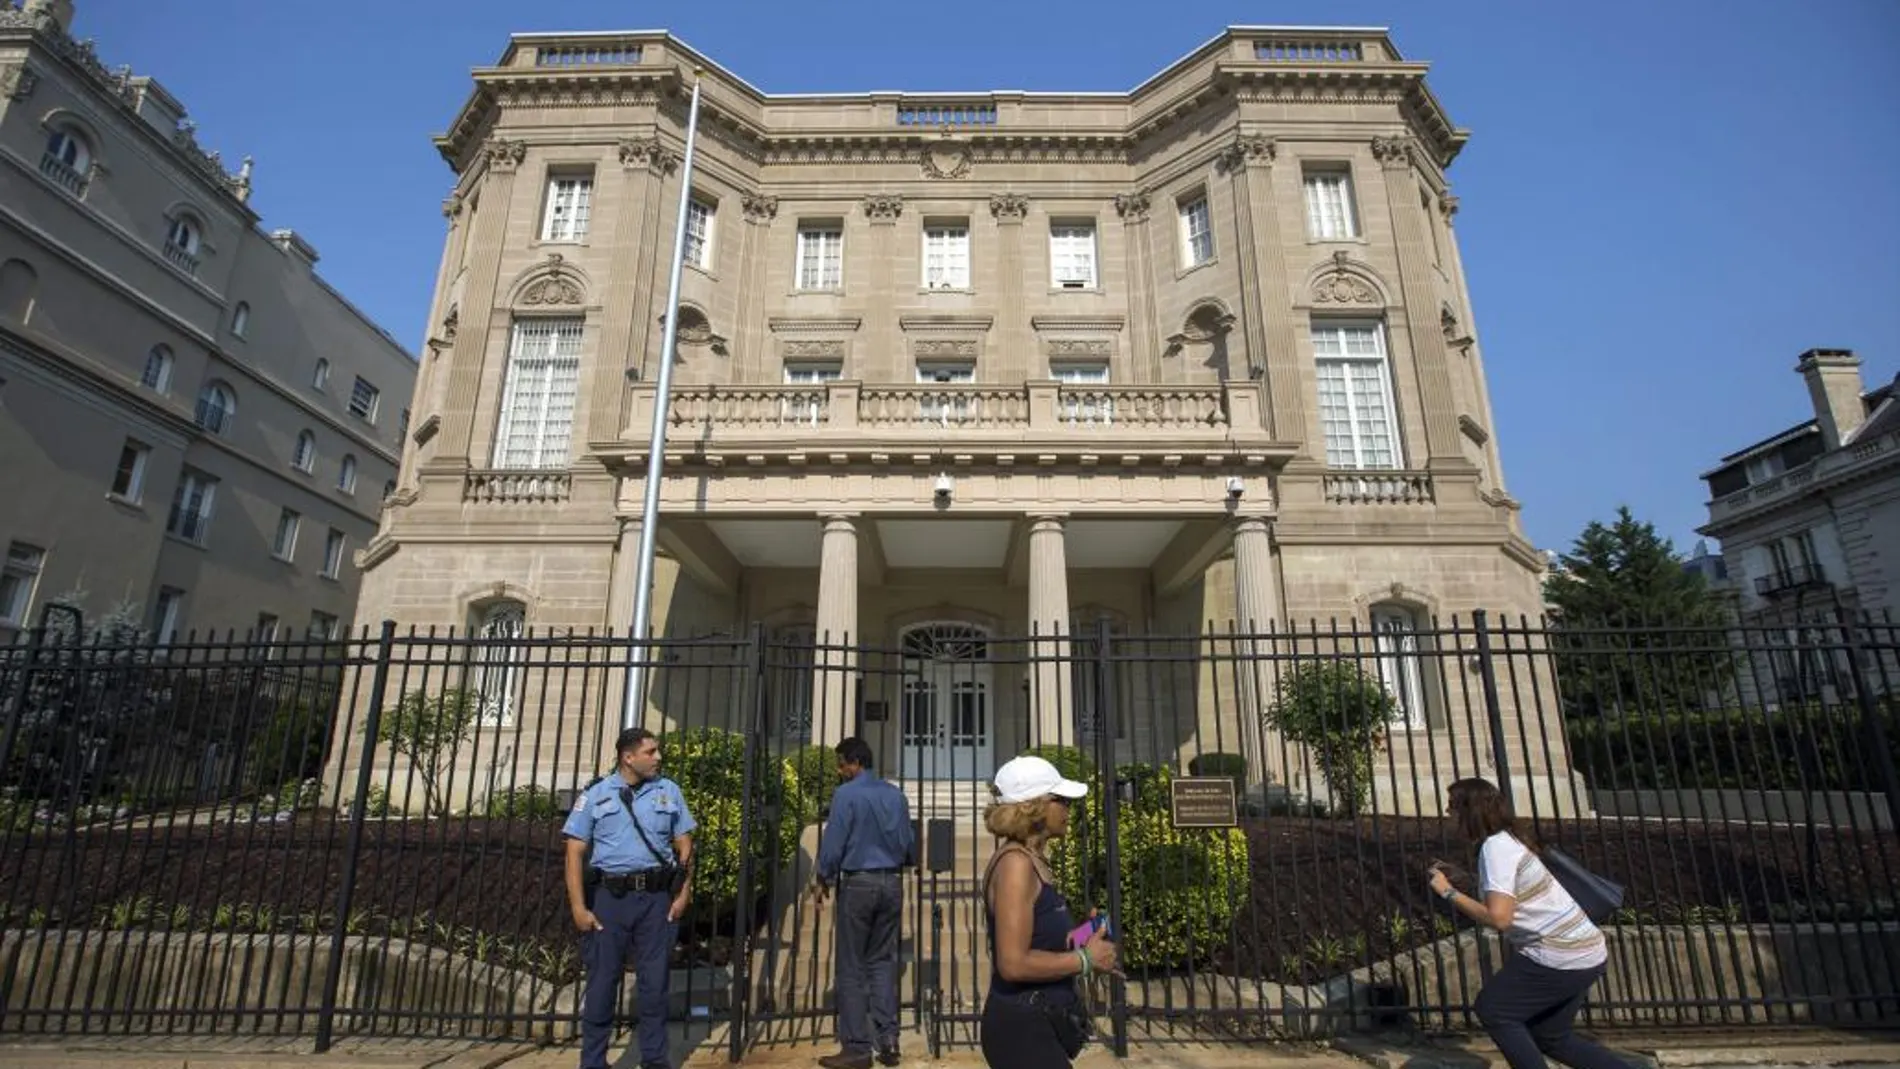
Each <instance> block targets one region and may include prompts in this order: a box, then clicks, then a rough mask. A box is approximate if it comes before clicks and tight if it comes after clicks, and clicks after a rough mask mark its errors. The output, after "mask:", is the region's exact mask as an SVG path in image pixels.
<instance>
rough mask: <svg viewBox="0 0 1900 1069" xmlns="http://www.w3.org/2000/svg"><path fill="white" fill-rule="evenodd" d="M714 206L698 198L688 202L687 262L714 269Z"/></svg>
mask: <svg viewBox="0 0 1900 1069" xmlns="http://www.w3.org/2000/svg"><path fill="white" fill-rule="evenodd" d="M712 242H713V206H712V205H711V204H710V203H708V202H706V201H703V200H700V199H699V198H698V197H694V198H693V199H692V200H690V201H687V202H686V262H687V263H689V264H692V265H693V266H694V267H697V268H699V269H700V270H702V271H706V270H710V269H711V268H712V262H713V260H712V247H713V246H712Z"/></svg>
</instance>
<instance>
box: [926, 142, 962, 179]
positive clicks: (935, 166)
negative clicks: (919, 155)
mask: <svg viewBox="0 0 1900 1069" xmlns="http://www.w3.org/2000/svg"><path fill="white" fill-rule="evenodd" d="M922 163H923V168H924V177H926V178H962V177H963V176H964V175H967V174H969V173H970V146H969V145H967V144H965V143H964V142H962V141H954V140H951V139H949V138H945V139H944V140H942V141H932V142H931V143H930V144H929V145H926V146H925V147H924V152H923V160H922Z"/></svg>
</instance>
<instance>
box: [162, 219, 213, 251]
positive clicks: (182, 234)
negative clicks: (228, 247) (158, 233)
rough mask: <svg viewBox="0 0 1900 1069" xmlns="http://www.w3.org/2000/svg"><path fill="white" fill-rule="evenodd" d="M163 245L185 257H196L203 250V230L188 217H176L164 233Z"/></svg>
mask: <svg viewBox="0 0 1900 1069" xmlns="http://www.w3.org/2000/svg"><path fill="white" fill-rule="evenodd" d="M165 244H166V245H168V246H170V247H171V248H173V249H176V250H178V251H179V252H182V253H184V254H185V255H186V256H197V255H198V250H199V249H202V248H204V228H203V227H201V226H199V225H198V221H197V220H195V219H193V218H192V217H191V216H189V215H183V214H180V215H177V216H174V217H173V218H172V225H171V226H170V228H168V229H167V230H166V231H165Z"/></svg>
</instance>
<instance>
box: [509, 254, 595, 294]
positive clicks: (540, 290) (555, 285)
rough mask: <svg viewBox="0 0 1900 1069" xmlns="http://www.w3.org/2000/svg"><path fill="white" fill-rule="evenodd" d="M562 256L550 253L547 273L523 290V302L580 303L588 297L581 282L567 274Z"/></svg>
mask: <svg viewBox="0 0 1900 1069" xmlns="http://www.w3.org/2000/svg"><path fill="white" fill-rule="evenodd" d="M562 263H563V261H562V257H561V254H560V253H558V252H551V253H548V266H547V274H546V275H545V276H544V277H542V278H538V279H536V280H535V281H534V282H533V283H532V284H530V285H529V286H528V288H527V289H526V290H524V291H522V294H521V301H520V303H521V304H524V305H553V304H580V303H581V302H582V301H584V300H586V299H587V295H586V294H585V293H583V292H582V291H581V287H580V284H579V283H577V282H575V281H574V280H573V279H571V278H569V277H568V276H567V275H566V274H565V270H564V268H563V266H562Z"/></svg>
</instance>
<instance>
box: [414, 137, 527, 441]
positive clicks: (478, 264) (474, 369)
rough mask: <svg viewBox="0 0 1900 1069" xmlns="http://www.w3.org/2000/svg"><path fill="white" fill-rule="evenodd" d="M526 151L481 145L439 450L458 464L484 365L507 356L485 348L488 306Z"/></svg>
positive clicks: (516, 145) (513, 144) (519, 146)
mask: <svg viewBox="0 0 1900 1069" xmlns="http://www.w3.org/2000/svg"><path fill="white" fill-rule="evenodd" d="M527 154H528V145H527V142H525V141H506V140H500V139H496V140H491V141H489V142H488V144H487V145H485V146H484V147H483V149H482V158H483V160H484V161H485V163H486V166H487V168H488V171H487V173H486V174H485V175H483V176H482V187H481V206H480V209H479V210H478V211H477V212H476V215H475V225H474V228H473V232H472V233H471V234H469V235H468V237H467V238H466V239H465V240H467V241H469V242H472V243H473V245H474V249H475V255H474V259H473V260H472V261H471V262H470V263H469V267H468V281H467V282H466V283H465V284H464V285H463V287H462V303H463V304H465V305H467V306H468V308H469V314H468V322H467V324H465V325H461V324H458V326H459V329H458V330H457V331H456V337H455V347H454V348H453V349H452V350H451V351H450V353H449V367H448V389H447V390H446V391H445V395H444V398H443V401H442V445H441V447H440V448H439V449H437V450H436V453H435V456H436V457H437V458H438V459H439V460H441V461H446V462H447V465H448V466H451V467H454V468H462V469H466V468H468V467H470V466H471V463H470V462H471V458H470V456H469V449H470V448H471V446H472V444H473V443H472V441H471V439H472V437H473V433H474V428H475V418H476V414H475V402H476V399H477V398H479V397H480V396H481V389H482V369H483V365H484V364H486V363H487V361H488V360H489V359H490V358H495V359H505V354H494V353H489V352H487V351H486V350H487V347H488V337H489V327H490V318H489V313H488V309H491V308H494V307H495V305H496V304H497V296H498V295H497V294H496V292H495V285H496V281H497V279H498V277H499V276H500V272H501V254H502V251H503V250H504V249H505V248H506V247H507V244H508V242H507V228H508V216H509V214H510V213H509V209H510V207H511V205H512V202H513V200H514V193H515V169H516V168H517V167H519V166H520V165H521V161H522V160H523V159H524V158H526V156H527ZM482 463H486V460H485V459H484V460H483V461H482ZM473 466H476V467H480V466H481V464H475V465H473Z"/></svg>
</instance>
